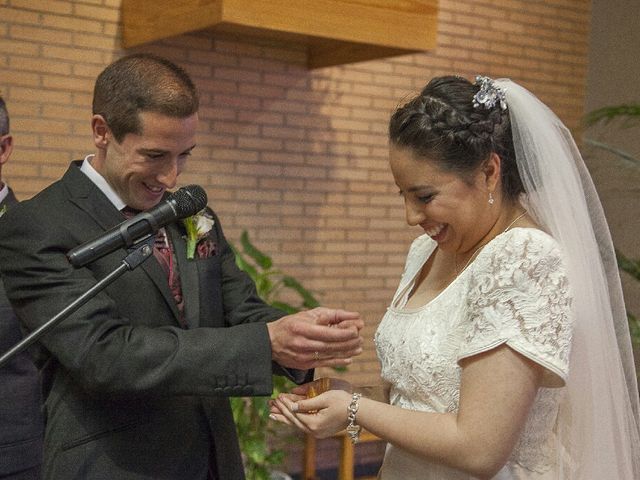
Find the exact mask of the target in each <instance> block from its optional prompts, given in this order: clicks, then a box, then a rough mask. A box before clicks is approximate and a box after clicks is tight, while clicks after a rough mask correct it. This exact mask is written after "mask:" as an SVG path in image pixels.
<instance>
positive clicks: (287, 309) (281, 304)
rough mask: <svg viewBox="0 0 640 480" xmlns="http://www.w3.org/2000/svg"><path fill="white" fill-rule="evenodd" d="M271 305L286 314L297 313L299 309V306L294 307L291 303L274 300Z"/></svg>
mask: <svg viewBox="0 0 640 480" xmlns="http://www.w3.org/2000/svg"><path fill="white" fill-rule="evenodd" d="M271 306H272V307H275V308H278V309H280V310H282V311H283V312H286V313H287V314H288V315H291V314H294V313H298V312H299V311H300V309H299V308H296V307H294V306H293V305H289V304H288V303H284V302H279V301H277V300H274V301H272V302H271Z"/></svg>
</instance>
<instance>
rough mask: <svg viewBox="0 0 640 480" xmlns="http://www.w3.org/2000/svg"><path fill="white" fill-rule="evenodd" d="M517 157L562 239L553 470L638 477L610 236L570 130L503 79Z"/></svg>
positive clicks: (625, 336)
mask: <svg viewBox="0 0 640 480" xmlns="http://www.w3.org/2000/svg"><path fill="white" fill-rule="evenodd" d="M496 85H498V86H500V87H501V88H502V89H503V90H504V92H505V94H506V103H507V106H508V111H509V117H510V119H511V125H512V131H513V141H514V144H515V147H516V161H517V164H518V171H519V173H520V176H521V178H522V181H523V184H524V188H525V192H526V197H525V200H524V203H525V206H526V207H527V209H528V211H529V212H530V214H531V215H532V216H533V217H534V218H535V219H536V220H537V221H538V222H539V224H540V225H542V226H543V227H544V228H545V229H546V230H547V231H548V232H549V233H550V234H551V235H552V236H553V237H554V238H555V239H556V240H557V241H558V242H559V243H560V245H561V246H562V248H563V251H564V253H565V255H566V259H567V269H568V273H569V282H570V286H571V291H572V294H573V311H574V315H575V317H574V318H575V325H574V330H573V343H572V350H571V360H570V369H569V380H568V381H567V387H566V393H565V398H564V400H563V403H562V405H561V407H560V412H559V415H558V424H557V427H556V433H557V438H558V442H559V443H558V448H557V452H558V455H559V459H558V460H559V464H560V465H561V469H560V472H559V476H558V478H562V479H571V480H577V479H579V480H587V479H588V480H591V479H593V480H595V479H598V480H601V479H612V480H613V479H615V480H638V479H640V429H639V428H640V427H639V425H640V420H639V414H640V405H639V403H640V402H639V397H638V385H637V379H636V373H635V368H634V363H633V355H632V351H631V341H630V337H629V327H628V323H627V318H626V314H625V308H624V303H623V298H622V289H621V286H620V276H619V273H618V269H617V265H616V259H615V253H614V249H613V243H612V241H611V236H610V233H609V228H608V226H607V221H606V219H605V217H604V213H603V210H602V206H601V204H600V200H599V198H598V195H597V193H596V190H595V188H594V186H593V182H592V180H591V177H590V176H589V173H588V171H587V169H586V167H585V165H584V162H583V160H582V157H581V156H580V153H579V151H578V148H577V147H576V144H575V142H574V141H573V138H572V136H571V134H570V132H569V130H568V129H567V128H566V127H565V126H564V125H563V124H562V122H561V121H560V119H559V118H558V117H557V116H556V115H555V114H554V113H553V112H552V111H551V110H550V109H549V108H548V107H547V106H546V105H544V104H543V103H542V102H540V101H539V100H538V99H537V98H536V97H535V96H534V95H533V94H531V93H530V92H529V91H527V90H526V89H525V88H523V87H521V86H520V85H518V84H516V83H514V82H512V81H511V80H508V79H500V80H497V81H496Z"/></svg>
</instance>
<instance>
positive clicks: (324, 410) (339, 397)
mask: <svg viewBox="0 0 640 480" xmlns="http://www.w3.org/2000/svg"><path fill="white" fill-rule="evenodd" d="M350 402H351V394H350V393H348V392H345V391H344V390H329V391H327V392H325V393H323V394H321V395H318V396H317V397H313V398H306V399H302V398H301V397H300V396H298V395H294V394H290V393H284V394H280V395H279V396H278V398H276V399H274V401H273V407H272V410H271V418H273V419H274V420H278V421H280V422H283V423H287V424H289V425H295V426H296V427H298V428H299V429H300V430H302V431H303V432H305V433H308V434H310V435H313V436H314V437H317V438H325V437H330V436H331V435H334V434H336V433H337V432H339V431H341V430H343V429H344V428H345V427H346V426H347V423H348V421H347V407H348V406H349V403H350ZM274 407H275V408H274Z"/></svg>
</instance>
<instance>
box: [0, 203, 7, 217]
mask: <svg viewBox="0 0 640 480" xmlns="http://www.w3.org/2000/svg"><path fill="white" fill-rule="evenodd" d="M5 213H7V206H6V205H2V207H0V217H1V216H2V215H4V214H5Z"/></svg>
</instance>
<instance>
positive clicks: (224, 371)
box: [0, 189, 279, 397]
mask: <svg viewBox="0 0 640 480" xmlns="http://www.w3.org/2000/svg"><path fill="white" fill-rule="evenodd" d="M59 190H60V189H58V191H56V190H55V189H51V190H50V191H49V192H48V193H47V194H45V195H44V196H39V197H37V198H36V199H35V200H34V201H27V202H23V203H22V204H21V205H20V206H19V207H17V208H14V209H12V210H11V211H10V212H9V213H8V214H6V215H5V216H4V217H3V218H2V220H1V221H0V270H2V275H3V277H4V279H5V287H6V290H7V296H8V297H9V299H10V300H11V302H12V305H13V306H14V309H15V311H16V313H17V315H18V317H19V318H20V320H21V322H22V323H23V325H24V326H25V328H26V329H27V330H34V329H36V328H38V327H39V326H40V325H42V324H43V323H45V322H46V321H47V320H48V319H50V318H51V317H52V316H53V315H55V314H56V313H58V312H59V311H61V310H62V309H63V308H65V307H66V306H67V305H69V304H70V303H71V302H72V301H73V300H75V299H76V298H78V297H79V296H80V295H81V294H83V293H84V292H85V291H87V290H88V289H89V288H90V287H92V286H93V285H95V284H96V282H97V279H101V278H103V277H104V276H105V275H106V273H108V272H109V271H111V270H112V269H113V268H115V266H116V265H118V262H119V259H120V258H122V256H123V253H124V251H117V252H114V253H113V254H110V255H107V256H106V257H103V258H102V259H100V260H99V261H96V262H94V264H93V265H92V266H91V269H89V268H79V269H74V268H72V267H71V266H70V264H69V262H68V261H67V259H66V253H67V252H68V251H69V250H70V249H71V248H73V247H74V246H77V245H78V244H80V243H82V242H84V241H86V240H88V239H90V238H93V237H94V236H95V234H96V233H99V232H100V230H99V229H97V227H96V225H95V224H92V223H90V222H87V219H86V215H85V213H84V212H83V211H81V210H80V209H79V208H77V207H76V206H74V205H70V204H69V201H68V200H67V199H66V198H64V195H63V194H61V193H60V192H59ZM27 219H28V220H27ZM221 238H222V237H221ZM225 244H226V242H225ZM222 254H223V256H224V258H223V259H222V262H223V267H222V271H223V286H222V288H223V290H224V292H223V298H224V305H225V308H226V309H227V311H226V312H225V314H226V317H227V324H226V325H225V326H224V327H221V328H196V329H193V330H183V329H181V328H179V327H177V326H176V325H175V320H174V319H173V317H172V314H171V311H170V309H168V308H167V307H166V304H164V303H163V299H162V297H161V296H160V295H159V294H158V293H157V292H155V289H154V288H152V284H151V282H150V281H149V279H148V277H147V276H146V275H145V273H144V272H142V270H141V269H137V270H134V271H132V272H129V273H127V274H126V275H125V276H124V277H121V279H119V280H117V281H116V282H114V284H112V285H111V286H110V287H109V288H108V289H107V290H105V291H104V292H102V293H100V294H98V295H97V296H96V297H95V298H93V299H92V300H90V301H89V302H88V303H87V304H85V305H84V306H82V307H81V308H80V309H79V310H78V311H77V312H75V313H73V314H72V315H71V316H70V317H69V318H67V319H66V320H64V321H63V322H62V323H60V324H59V325H58V326H57V327H55V328H54V329H53V330H51V331H50V332H49V333H48V334H47V335H46V336H44V337H43V338H42V339H41V344H42V346H43V347H44V349H45V350H46V351H47V352H49V353H50V354H51V355H52V356H53V357H54V358H55V361H56V362H59V364H61V366H62V367H63V369H62V370H63V371H65V372H68V375H69V376H71V377H73V378H74V379H75V381H78V382H80V383H81V384H82V385H83V387H84V388H85V389H86V390H87V391H89V392H100V393H104V392H108V393H109V394H111V395H120V394H124V395H127V396H128V397H130V396H131V395H140V396H170V395H268V394H270V393H271V388H272V383H271V374H272V362H271V349H270V348H271V347H270V342H269V337H268V332H267V328H266V324H265V323H264V322H265V321H267V320H272V319H274V318H276V317H277V316H278V315H279V314H278V312H276V311H274V310H273V309H271V308H270V307H268V306H266V305H264V304H263V303H261V302H260V301H259V299H254V298H253V297H254V293H253V292H252V287H251V285H250V283H251V282H250V281H249V284H247V282H246V279H242V276H240V277H238V272H237V269H236V270H234V268H233V266H232V265H231V264H230V262H231V260H232V258H231V257H230V256H229V252H228V247H224V248H223V251H222ZM209 287H211V288H213V287H212V286H210V285H204V286H203V288H209ZM205 294H206V292H205ZM115 299H117V301H116V300H115Z"/></svg>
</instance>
